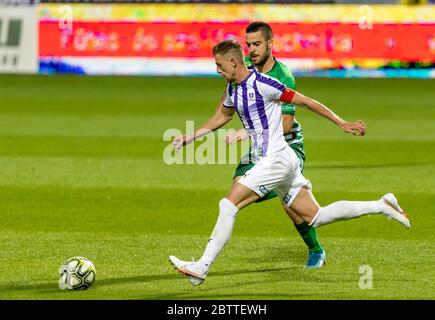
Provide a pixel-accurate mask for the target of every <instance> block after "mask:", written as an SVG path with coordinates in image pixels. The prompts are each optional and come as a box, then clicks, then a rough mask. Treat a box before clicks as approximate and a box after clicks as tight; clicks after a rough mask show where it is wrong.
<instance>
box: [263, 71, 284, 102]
mask: <svg viewBox="0 0 435 320" xmlns="http://www.w3.org/2000/svg"><path fill="white" fill-rule="evenodd" d="M257 82H258V87H259V90H260V92H261V94H262V96H263V97H267V98H269V99H270V100H276V101H278V100H279V98H280V97H281V95H282V94H283V92H284V90H285V85H283V84H282V83H281V82H280V81H278V80H276V79H273V78H271V77H269V76H266V75H264V74H259V76H258V77H257Z"/></svg>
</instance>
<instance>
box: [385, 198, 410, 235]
mask: <svg viewBox="0 0 435 320" xmlns="http://www.w3.org/2000/svg"><path fill="white" fill-rule="evenodd" d="M381 202H382V203H384V204H385V206H384V211H383V213H384V214H385V215H386V216H387V217H389V218H391V219H395V220H397V221H399V222H400V223H401V224H403V225H404V226H405V228H407V229H409V228H411V223H410V222H409V219H408V215H407V213H406V212H405V211H403V210H402V208H401V207H400V206H399V203H398V201H397V199H396V197H395V196H394V194H392V193H387V194H386V195H384V196H382V198H381Z"/></svg>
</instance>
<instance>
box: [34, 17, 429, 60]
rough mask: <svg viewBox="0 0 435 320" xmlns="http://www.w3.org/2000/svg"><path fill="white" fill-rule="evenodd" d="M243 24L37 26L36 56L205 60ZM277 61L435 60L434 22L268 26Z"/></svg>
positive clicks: (238, 32)
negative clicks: (348, 59)
mask: <svg viewBox="0 0 435 320" xmlns="http://www.w3.org/2000/svg"><path fill="white" fill-rule="evenodd" d="M246 25H247V23H244V22H243V23H242V22H240V23H239V22H232V23H228V22H226V23H213V22H207V23H199V22H198V23H195V22H193V23H192V22H189V23H180V22H177V23H166V22H165V23H149V22H74V23H73V24H72V25H71V26H69V27H65V26H61V25H59V23H58V22H51V21H41V22H40V23H39V50H40V52H39V55H40V56H72V57H96V56H98V57H162V58H168V57H184V58H189V57H192V58H210V57H211V49H212V47H213V45H215V44H216V43H217V42H219V41H222V40H224V39H228V38H236V39H237V40H239V41H240V42H241V43H242V44H244V29H245V27H246ZM271 27H272V28H273V30H274V49H275V50H276V52H279V57H280V58H328V59H341V58H380V59H393V60H394V59H397V60H401V61H422V60H428V61H435V24H429V23H428V24H379V23H378V24H373V25H372V26H366V27H365V28H361V27H360V26H359V25H358V24H356V23H349V24H348V23H271Z"/></svg>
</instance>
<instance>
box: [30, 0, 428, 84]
mask: <svg viewBox="0 0 435 320" xmlns="http://www.w3.org/2000/svg"><path fill="white" fill-rule="evenodd" d="M38 16H39V56H40V70H41V72H43V73H44V72H47V73H48V72H77V73H84V74H155V75H168V74H179V75H192V74H193V75H197V74H201V75H213V74H216V72H215V67H214V63H213V60H212V57H211V49H212V47H213V46H214V45H215V44H216V43H217V42H219V41H222V40H224V39H228V38H235V39H237V40H239V41H240V42H241V43H242V44H243V43H244V29H245V28H246V26H247V25H248V24H249V23H250V22H251V21H252V20H262V21H266V22H268V23H269V24H270V25H271V26H272V28H273V31H274V54H275V56H276V57H277V58H279V59H281V60H284V61H285V62H286V63H288V64H289V66H290V67H291V68H292V70H294V71H295V72H296V73H298V72H299V73H301V74H303V73H309V74H310V75H312V74H313V72H317V71H319V72H325V71H330V70H344V71H349V72H350V73H349V72H348V74H352V76H354V75H356V76H358V75H357V74H358V72H356V73H355V71H358V70H361V71H360V72H359V73H360V74H361V75H362V76H364V74H367V72H365V70H371V72H370V75H375V76H383V75H384V74H385V75H386V76H390V75H391V74H392V72H393V71H394V70H395V69H404V68H408V69H413V70H412V72H413V75H414V76H417V77H435V74H434V72H433V65H434V63H435V6H432V5H424V6H405V5H394V6H393V5H376V6H369V5H359V6H357V5H303V4H300V5H272V4H244V5H241V4H238V5H236V4H227V5H223V4H219V5H215V4H142V5H141V4H124V5H117V4H106V5H91V4H87V5H84V4H75V5H65V4H63V5H61V4H41V5H39V7H38ZM246 17H255V19H252V20H247V19H246ZM410 67H411V68H410ZM56 68H57V69H56ZM414 69H418V70H414ZM373 70H376V71H382V70H384V72H375V73H374V72H372V71H373ZM342 73H343V75H344V76H346V72H342ZM396 73H397V72H396ZM334 74H337V75H338V74H339V73H337V72H336V73H334ZM398 74H399V73H398Z"/></svg>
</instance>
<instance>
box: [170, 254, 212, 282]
mask: <svg viewBox="0 0 435 320" xmlns="http://www.w3.org/2000/svg"><path fill="white" fill-rule="evenodd" d="M169 262H171V264H172V265H173V266H174V268H175V270H177V272H178V273H181V274H183V275H185V276H187V277H188V278H189V281H190V283H191V284H192V285H194V286H199V285H200V284H202V283H203V282H204V280H205V278H206V277H207V274H208V270H207V269H205V268H202V267H201V266H199V264H198V263H197V262H195V261H183V260H180V259H178V258H177V257H175V256H169Z"/></svg>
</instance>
